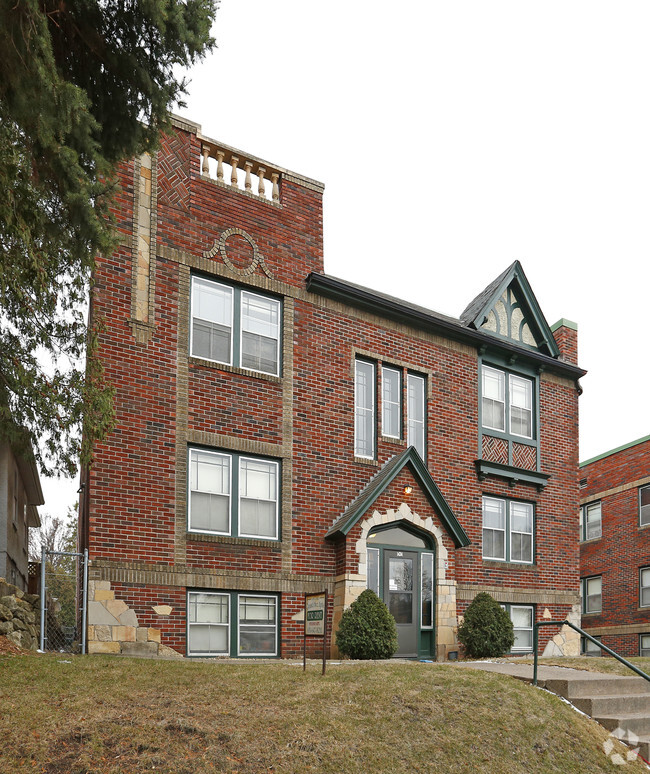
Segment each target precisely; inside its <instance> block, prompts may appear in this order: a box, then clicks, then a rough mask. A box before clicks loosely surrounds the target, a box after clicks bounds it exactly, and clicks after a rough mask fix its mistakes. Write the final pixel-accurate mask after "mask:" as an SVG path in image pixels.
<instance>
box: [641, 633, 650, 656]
mask: <svg viewBox="0 0 650 774" xmlns="http://www.w3.org/2000/svg"><path fill="white" fill-rule="evenodd" d="M639 656H643V657H644V658H650V634H640V635H639Z"/></svg>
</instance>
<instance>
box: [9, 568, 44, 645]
mask: <svg viewBox="0 0 650 774" xmlns="http://www.w3.org/2000/svg"><path fill="white" fill-rule="evenodd" d="M0 634H4V636H5V637H6V638H7V639H8V640H9V641H10V642H12V643H13V644H14V645H16V646H17V647H19V648H25V650H38V644H39V637H40V598H39V596H38V595H37V594H26V593H25V592H24V591H22V589H19V588H17V587H16V586H14V585H12V584H11V583H7V582H6V581H5V579H4V578H0Z"/></svg>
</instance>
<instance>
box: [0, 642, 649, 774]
mask: <svg viewBox="0 0 650 774" xmlns="http://www.w3.org/2000/svg"><path fill="white" fill-rule="evenodd" d="M594 660H595V659H594ZM66 662H70V663H66ZM0 738H1V739H2V744H0V771H1V772H12V773H13V772H16V773H19V772H47V774H64V773H66V774H90V773H91V772H92V773H93V774H95V773H97V774H99V773H102V774H103V773H104V772H124V774H131V772H140V771H157V772H168V773H169V774H200V773H201V772H230V773H234V772H241V773H242V774H243V773H246V774H253V772H255V773H256V774H257V773H258V772H260V773H261V772H295V773H296V774H298V773H300V774H303V773H304V772H332V774H346V773H347V772H363V774H375V772H390V774H398V773H399V772H451V773H452V774H456V773H458V772H472V773H473V774H483V773H485V774H488V773H489V774H500V772H504V773H505V772H508V774H517V773H518V772H521V773H522V774H523V773H524V772H525V773H526V774H529V773H530V772H558V774H571V772H576V773H578V772H579V773H580V774H585V772H588V773H589V774H596V773H597V772H612V771H616V770H619V771H620V767H616V766H614V765H613V764H611V763H610V762H609V760H608V758H607V757H606V756H605V755H604V753H603V751H602V744H603V741H604V740H605V739H606V738H607V732H606V731H605V730H604V729H602V728H601V727H600V726H598V725H597V724H596V723H594V722H593V721H591V720H589V719H588V718H585V717H583V716H581V715H579V714H578V713H577V712H575V711H574V710H573V709H572V708H570V707H569V706H567V705H566V704H565V703H563V702H562V701H561V700H560V699H558V698H557V697H555V696H553V695H551V694H549V693H546V692H545V691H542V690H540V689H536V688H533V687H531V686H530V685H527V684H525V683H523V682H520V681H519V680H513V679H512V678H509V677H505V676H501V675H496V674H489V673H484V672H478V671H474V670H470V669H461V668H457V667H454V666H448V665H435V664H420V663H378V664H373V663H358V662H352V663H343V664H341V665H333V664H332V665H330V666H328V671H327V674H326V675H325V676H324V677H323V676H322V675H321V674H320V665H318V664H314V663H312V664H310V665H309V666H308V671H307V673H306V674H303V672H302V667H301V666H292V665H289V664H286V663H277V662H274V663H266V664H260V663H242V662H238V663H232V662H229V663H223V662H222V663H220V662H211V663H205V662H201V663H199V662H189V661H145V660H136V659H127V658H116V657H106V656H104V657H100V656H91V657H88V656H76V657H74V656H63V655H56V654H49V655H20V656H4V657H0ZM625 771H626V772H630V773H631V774H632V773H633V772H635V771H638V772H641V771H647V769H645V767H643V766H642V764H640V763H639V762H635V763H632V764H629V765H628V766H626V769H625Z"/></svg>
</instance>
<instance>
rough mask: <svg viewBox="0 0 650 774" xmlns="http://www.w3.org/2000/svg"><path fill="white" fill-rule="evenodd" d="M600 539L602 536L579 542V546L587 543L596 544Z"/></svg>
mask: <svg viewBox="0 0 650 774" xmlns="http://www.w3.org/2000/svg"><path fill="white" fill-rule="evenodd" d="M601 538H602V535H598V537H593V538H588V539H587V540H580V541H579V542H580V545H581V546H584V545H588V544H589V543H597V542H598V541H599V540H600V539H601Z"/></svg>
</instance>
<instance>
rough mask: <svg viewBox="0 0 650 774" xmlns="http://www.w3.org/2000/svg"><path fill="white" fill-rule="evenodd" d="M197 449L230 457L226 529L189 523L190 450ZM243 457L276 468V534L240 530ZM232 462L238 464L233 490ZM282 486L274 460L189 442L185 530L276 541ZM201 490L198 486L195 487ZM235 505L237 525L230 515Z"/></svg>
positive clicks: (233, 466) (190, 503) (197, 450)
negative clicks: (219, 529) (193, 525)
mask: <svg viewBox="0 0 650 774" xmlns="http://www.w3.org/2000/svg"><path fill="white" fill-rule="evenodd" d="M193 452H198V453H201V454H209V455H214V456H215V457H222V458H226V459H228V460H229V466H230V471H229V473H230V475H229V493H228V530H227V531H225V532H221V531H217V530H209V529H198V528H196V527H192V510H191V506H192V502H191V500H192V491H194V490H192V473H191V471H192V453H193ZM243 460H250V461H252V462H263V463H265V464H268V465H271V466H273V468H274V469H275V536H274V537H269V536H267V535H255V534H249V533H244V532H242V531H241V500H242V499H246V498H242V494H241V481H242V475H241V464H242V461H243ZM235 465H236V466H237V481H238V482H239V483H238V486H237V492H236V493H234V492H233V483H234V480H235V475H234V470H235ZM281 490H282V475H281V470H280V464H279V462H278V461H277V460H272V459H268V458H266V457H251V456H250V455H247V454H239V453H237V452H227V451H220V450H216V449H204V448H202V447H200V446H190V447H188V452H187V509H186V512H187V531H188V532H191V533H193V534H200V535H225V536H232V537H241V538H252V539H254V540H268V541H271V542H277V541H278V540H279V539H280V503H281V501H282V497H281ZM197 491H200V490H197ZM265 502H273V501H272V500H267V501H265ZM235 505H236V508H237V511H236V513H237V519H236V527H235V526H234V522H235V519H234V518H233V509H234V507H235Z"/></svg>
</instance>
